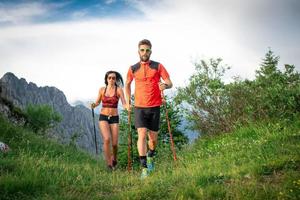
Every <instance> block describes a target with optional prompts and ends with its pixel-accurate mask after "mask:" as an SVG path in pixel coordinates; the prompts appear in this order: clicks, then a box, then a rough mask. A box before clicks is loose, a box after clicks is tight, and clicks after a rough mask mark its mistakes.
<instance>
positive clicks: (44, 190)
mask: <svg viewBox="0 0 300 200" xmlns="http://www.w3.org/2000/svg"><path fill="white" fill-rule="evenodd" d="M0 141H3V142H5V143H7V144H9V145H10V147H11V148H12V151H11V152H9V153H8V154H0V199H3V200H5V199H300V173H299V172H300V156H299V155H300V120H296V121H293V122H289V123H284V122H282V123H269V124H267V123H261V124H253V125H251V126H248V127H241V128H239V129H238V130H237V131H235V132H234V133H230V134H225V135H220V136H217V137H204V138H202V139H201V140H199V141H196V142H195V144H194V145H192V146H188V147H187V148H186V149H184V150H183V151H181V152H180V153H178V154H179V155H178V157H179V161H178V162H177V163H176V164H174V163H173V161H172V160H171V159H172V156H171V155H165V156H163V157H165V159H164V160H162V159H161V160H159V161H157V165H156V167H157V169H156V172H155V174H153V175H152V176H150V177H149V178H148V179H146V180H144V181H141V180H140V179H139V170H138V169H135V170H134V172H133V173H128V172H127V171H126V170H121V169H119V170H116V171H114V172H113V173H109V172H107V171H106V170H105V166H104V163H103V161H102V160H101V159H100V160H96V159H94V158H91V157H90V156H89V155H87V154H85V153H83V152H80V151H77V150H76V149H74V148H73V147H65V146H61V145H58V144H56V143H54V142H52V141H49V140H45V139H43V138H42V137H39V136H36V135H35V134H34V133H32V132H30V131H29V130H25V129H23V128H20V127H15V126H13V125H11V124H9V123H8V122H7V121H5V120H4V119H3V118H1V117H0Z"/></svg>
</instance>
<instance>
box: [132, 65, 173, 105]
mask: <svg viewBox="0 0 300 200" xmlns="http://www.w3.org/2000/svg"><path fill="white" fill-rule="evenodd" d="M150 62H151V61H148V62H141V63H140V68H139V69H138V70H136V71H135V72H134V73H133V71H132V69H131V67H130V68H129V70H128V73H127V80H128V81H130V82H131V81H132V80H133V79H135V92H134V103H135V107H142V108H148V107H156V106H160V105H161V103H162V99H161V92H160V90H159V85H158V83H159V82H160V78H162V79H163V80H165V79H167V78H169V74H168V72H167V70H166V69H165V67H164V66H163V65H162V64H160V63H159V65H158V69H152V68H150Z"/></svg>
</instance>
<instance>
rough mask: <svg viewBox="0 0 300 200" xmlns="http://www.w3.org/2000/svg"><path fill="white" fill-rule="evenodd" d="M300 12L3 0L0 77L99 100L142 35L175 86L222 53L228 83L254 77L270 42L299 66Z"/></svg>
mask: <svg viewBox="0 0 300 200" xmlns="http://www.w3.org/2000/svg"><path fill="white" fill-rule="evenodd" d="M299 10H300V1H298V0H263V1H262V0H243V1H240V0H161V1H158V0H152V1H150V0H145V1H142V0H106V1H99V0H98V1H97V0H93V1H78V0H77V1H73V0H67V1H46V0H44V1H29V0H26V1H25V0H24V1H15V0H11V1H8V0H7V1H3V0H2V1H1V0H0V77H2V76H3V75H4V74H5V73H6V72H8V71H10V72H13V73H14V74H15V75H16V76H18V77H19V78H21V77H23V78H25V79H26V80H27V81H28V82H29V81H31V82H35V83H36V84H37V85H38V86H46V85H48V86H55V87H57V88H59V89H60V90H62V91H63V92H64V93H65V94H66V96H67V99H68V100H69V102H72V101H75V100H78V99H79V100H91V99H95V98H96V95H97V92H98V89H99V87H101V86H103V84H104V83H103V77H104V74H105V72H106V71H108V70H111V69H113V70H117V71H119V72H120V73H121V74H122V75H123V78H124V79H125V76H126V73H127V70H128V67H129V66H130V65H131V64H134V63H136V62H137V61H138V54H137V43H138V41H139V40H141V39H143V38H148V39H150V40H151V41H152V43H153V53H152V57H151V58H152V59H153V60H156V61H160V62H161V63H162V64H164V66H165V67H166V68H167V70H168V71H169V73H170V75H171V79H172V81H173V82H174V86H175V87H174V88H176V87H180V86H184V85H186V84H187V83H188V78H189V77H190V76H191V74H192V73H193V72H194V66H193V61H195V60H198V59H209V58H217V57H221V58H223V63H224V64H227V65H229V66H231V70H229V71H228V73H227V74H226V76H225V77H224V80H225V81H230V80H232V77H233V76H240V77H241V78H249V79H252V78H254V74H255V70H257V69H258V68H259V64H260V63H261V60H262V58H263V57H264V55H265V53H266V52H267V50H268V48H271V49H272V50H273V51H274V52H275V54H276V55H279V56H280V63H279V66H280V67H282V66H283V65H284V64H294V65H295V66H296V69H297V70H298V71H300V70H299V69H300V61H299V58H300V47H299V44H300V37H299V35H300V12H299Z"/></svg>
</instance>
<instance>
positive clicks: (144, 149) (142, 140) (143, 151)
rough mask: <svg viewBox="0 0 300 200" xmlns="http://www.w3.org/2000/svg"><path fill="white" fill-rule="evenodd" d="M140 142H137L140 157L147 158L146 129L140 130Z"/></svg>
mask: <svg viewBox="0 0 300 200" xmlns="http://www.w3.org/2000/svg"><path fill="white" fill-rule="evenodd" d="M137 131H138V141H137V147H138V152H139V156H146V153H147V143H146V139H147V129H146V128H138V129H137Z"/></svg>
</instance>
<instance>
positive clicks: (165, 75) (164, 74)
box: [158, 64, 170, 80]
mask: <svg viewBox="0 0 300 200" xmlns="http://www.w3.org/2000/svg"><path fill="white" fill-rule="evenodd" d="M158 69H159V74H160V76H161V77H162V79H163V80H165V79H167V78H169V77H170V75H169V73H168V72H167V70H166V68H165V67H164V66H163V65H162V64H159V66H158Z"/></svg>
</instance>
